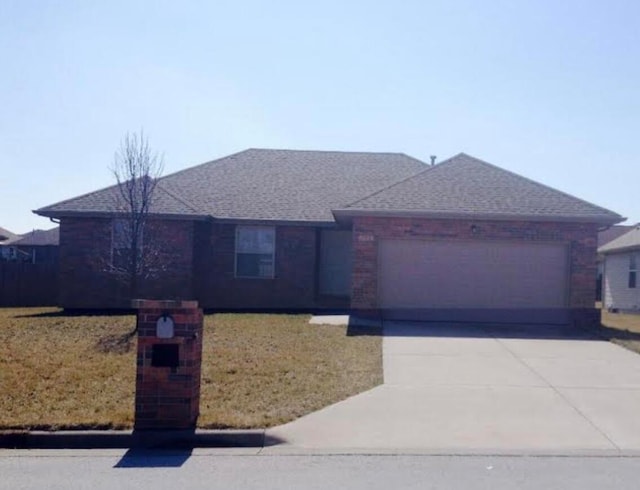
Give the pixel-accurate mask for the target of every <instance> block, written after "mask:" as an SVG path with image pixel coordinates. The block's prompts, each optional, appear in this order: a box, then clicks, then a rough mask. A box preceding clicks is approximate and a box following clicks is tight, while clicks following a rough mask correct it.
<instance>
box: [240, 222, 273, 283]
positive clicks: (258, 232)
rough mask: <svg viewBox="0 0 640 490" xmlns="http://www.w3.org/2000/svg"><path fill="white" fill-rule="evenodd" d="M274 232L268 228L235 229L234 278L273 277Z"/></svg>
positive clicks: (249, 227)
mask: <svg viewBox="0 0 640 490" xmlns="http://www.w3.org/2000/svg"><path fill="white" fill-rule="evenodd" d="M275 241H276V231H275V228H273V227H268V226H238V227H237V228H236V277H249V278H264V279H271V278H273V277H274V264H275V260H274V255H275V249H276V247H275Z"/></svg>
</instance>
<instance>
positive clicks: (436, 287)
mask: <svg viewBox="0 0 640 490" xmlns="http://www.w3.org/2000/svg"><path fill="white" fill-rule="evenodd" d="M378 254H379V255H378V271H379V276H378V302H379V305H380V307H381V308H383V309H385V310H389V311H396V313H397V312H398V311H404V313H405V314H406V313H407V312H408V311H412V310H413V311H421V312H422V313H425V311H426V310H430V313H431V314H436V315H440V316H442V317H443V318H442V319H448V318H451V319H452V320H458V319H464V317H466V316H469V317H470V319H474V318H480V317H486V319H487V320H488V321H490V320H491V315H497V314H498V312H500V311H502V312H504V311H507V312H509V317H510V319H512V320H514V321H519V318H516V317H518V316H520V317H525V318H528V319H530V320H535V318H534V317H532V312H535V313H537V314H540V313H542V312H548V313H553V314H557V313H560V310H563V309H564V308H565V306H566V280H567V248H566V247H565V246H564V245H562V244H560V245H558V244H548V243H526V244H523V243H514V242H471V241H469V242H464V241H459V242H448V241H424V240H382V241H381V242H380V244H379V250H378ZM462 312H464V315H460V313H462ZM456 313H458V315H456ZM447 315H449V316H447ZM552 316H553V315H552ZM561 316H562V318H561V317H560V316H557V315H556V317H555V318H551V317H549V315H546V314H543V315H540V318H539V320H540V321H543V322H547V321H549V320H551V319H554V320H557V321H564V320H563V318H564V313H563V314H562V315H561Z"/></svg>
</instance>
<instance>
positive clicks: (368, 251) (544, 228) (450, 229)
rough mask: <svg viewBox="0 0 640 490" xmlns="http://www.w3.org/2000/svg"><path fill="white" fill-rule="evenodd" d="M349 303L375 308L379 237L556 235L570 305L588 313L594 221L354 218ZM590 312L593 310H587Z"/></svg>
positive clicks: (593, 269)
mask: <svg viewBox="0 0 640 490" xmlns="http://www.w3.org/2000/svg"><path fill="white" fill-rule="evenodd" d="M353 230H354V267H353V276H352V297H351V306H352V308H354V309H358V310H375V309H376V307H377V294H378V284H377V278H378V269H377V260H378V248H377V247H378V241H379V240H380V239H383V238H425V239H426V238H428V239H443V240H511V241H513V240H515V241H519V240H521V241H531V240H540V241H547V242H549V241H557V242H562V243H565V244H567V245H569V248H570V261H569V262H570V263H569V268H570V271H569V280H568V285H569V302H568V303H569V304H568V306H569V308H571V309H573V310H575V313H576V315H580V316H581V317H583V316H590V315H591V314H590V313H589V312H588V311H587V312H585V311H583V310H593V309H594V303H595V282H596V272H597V271H596V248H597V225H594V224H581V223H559V222H529V221H472V220H438V219H424V218H382V217H380V218H377V217H376V218H374V217H359V218H354V222H353ZM591 316H592V315H591Z"/></svg>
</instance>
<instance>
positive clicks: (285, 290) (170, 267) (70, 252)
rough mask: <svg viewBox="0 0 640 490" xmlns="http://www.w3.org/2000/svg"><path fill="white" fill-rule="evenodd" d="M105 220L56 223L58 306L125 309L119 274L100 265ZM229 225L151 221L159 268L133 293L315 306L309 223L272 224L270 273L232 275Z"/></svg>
mask: <svg viewBox="0 0 640 490" xmlns="http://www.w3.org/2000/svg"><path fill="white" fill-rule="evenodd" d="M111 223H112V222H111V220H110V219H100V218H65V219H63V220H62V222H61V226H60V285H61V287H60V289H61V294H60V305H61V306H63V307H65V308H127V307H128V306H129V301H130V299H131V298H130V297H129V294H128V291H127V289H126V286H125V285H124V284H122V281H118V280H116V278H115V277H114V275H113V274H111V273H109V271H108V261H109V260H110V257H111V255H110V254H111V228H112V224H111ZM235 233H236V225H235V224H216V223H211V222H209V221H179V220H153V222H150V226H149V231H148V232H147V233H145V241H146V240H153V242H154V244H155V246H157V248H158V250H159V251H160V253H161V255H162V260H163V261H164V262H165V264H166V265H165V270H164V271H163V272H162V273H161V274H160V275H159V277H156V278H154V279H152V280H148V281H146V282H145V283H144V284H143V285H142V286H141V287H140V292H139V294H138V296H140V297H145V298H150V299H197V300H198V301H199V302H200V304H201V306H202V307H203V308H215V309H260V310H265V309H289V308H290V309H308V308H314V307H316V306H317V301H316V289H317V288H316V276H317V274H316V269H317V233H318V232H317V229H316V228H313V227H303V226H278V227H276V240H275V244H276V251H275V277H274V278H273V279H246V278H236V277H235Z"/></svg>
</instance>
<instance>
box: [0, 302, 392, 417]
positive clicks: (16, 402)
mask: <svg viewBox="0 0 640 490" xmlns="http://www.w3.org/2000/svg"><path fill="white" fill-rule="evenodd" d="M308 319H309V317H308V316H307V315H245V314H242V315H235V314H228V315H207V316H206V317H205V334H204V348H203V374H202V396H201V402H200V408H201V415H200V419H199V426H200V427H208V428H223V427H224V428H250V427H265V426H271V425H276V424H279V423H283V422H287V421H289V420H293V419H295V418H296V417H299V416H301V415H303V414H305V413H308V412H310V411H313V410H316V409H318V408H321V407H323V406H325V405H328V404H330V403H333V402H335V401H338V400H341V399H343V398H345V397H347V396H349V395H353V394H356V393H358V392H361V391H364V390H366V389H369V388H372V387H373V386H376V385H377V384H379V383H381V382H382V357H381V338H380V336H379V335H362V336H348V335H346V333H347V332H346V327H336V326H315V325H309V324H308ZM133 325H134V317H133V316H132V315H128V316H67V315H64V314H63V313H61V312H60V311H59V310H56V309H51V308H49V309H45V308H5V309H0V429H34V428H41V429H61V428H130V427H131V426H132V425H133V404H134V402H133V399H134V391H135V386H134V383H135V338H134V339H133V341H132V342H131V343H130V345H129V347H130V348H127V347H128V345H127V343H126V341H124V342H123V339H126V335H127V333H128V332H130V331H131V329H132V327H133Z"/></svg>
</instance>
